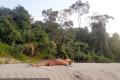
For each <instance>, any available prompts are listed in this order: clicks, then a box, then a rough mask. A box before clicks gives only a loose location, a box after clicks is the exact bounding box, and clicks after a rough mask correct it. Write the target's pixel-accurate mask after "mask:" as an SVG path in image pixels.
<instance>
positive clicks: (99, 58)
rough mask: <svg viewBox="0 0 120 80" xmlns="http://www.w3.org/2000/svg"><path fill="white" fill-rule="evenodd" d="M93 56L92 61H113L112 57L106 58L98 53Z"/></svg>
mask: <svg viewBox="0 0 120 80" xmlns="http://www.w3.org/2000/svg"><path fill="white" fill-rule="evenodd" d="M91 57H92V62H97V63H110V62H112V60H111V59H109V58H106V57H104V56H98V55H96V54H92V55H91Z"/></svg>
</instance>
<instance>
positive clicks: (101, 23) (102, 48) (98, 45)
mask: <svg viewBox="0 0 120 80" xmlns="http://www.w3.org/2000/svg"><path fill="white" fill-rule="evenodd" d="M111 18H113V17H112V16H109V15H93V16H91V17H90V19H91V20H92V22H91V27H92V32H91V35H92V36H91V37H92V42H91V47H92V49H93V51H95V52H96V53H98V54H99V55H105V56H110V53H111V50H110V48H109V45H108V38H107V33H106V28H105V26H106V23H107V22H108V20H109V19H111Z"/></svg>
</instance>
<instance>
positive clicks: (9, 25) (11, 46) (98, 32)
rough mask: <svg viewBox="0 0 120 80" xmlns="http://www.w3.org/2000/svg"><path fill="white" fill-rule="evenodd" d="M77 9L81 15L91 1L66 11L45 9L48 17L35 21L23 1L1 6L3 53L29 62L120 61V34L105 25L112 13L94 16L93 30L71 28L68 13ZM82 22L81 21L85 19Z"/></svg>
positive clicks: (0, 32) (0, 36)
mask: <svg viewBox="0 0 120 80" xmlns="http://www.w3.org/2000/svg"><path fill="white" fill-rule="evenodd" d="M79 9H81V10H82V11H81V12H80V13H78V12H79ZM76 11H77V13H78V14H79V16H78V17H79V18H80V17H81V16H82V15H83V14H86V13H88V12H89V4H88V3H87V2H86V3H83V2H81V1H77V2H76V3H75V4H73V5H72V6H70V8H69V9H64V10H62V11H53V10H52V9H47V10H43V12H42V14H43V17H44V20H45V21H35V22H33V23H32V19H31V16H30V14H29V13H28V11H27V10H26V9H24V7H22V6H20V5H18V6H17V7H16V8H14V9H13V10H11V9H8V8H3V7H2V8H0V57H12V58H15V59H18V60H21V61H23V62H29V63H36V62H37V61H40V60H41V59H55V58H71V59H72V60H74V61H76V62H120V37H119V35H118V34H113V35H112V37H110V36H109V35H108V34H107V32H106V28H105V26H106V23H107V22H108V20H109V19H110V18H112V17H111V16H108V15H94V16H91V17H90V19H91V30H92V31H91V32H89V30H88V28H87V27H85V28H81V27H79V28H71V26H73V22H72V21H70V20H67V21H66V19H68V15H69V16H70V15H71V14H72V13H74V12H76ZM57 21H58V22H57ZM78 22H79V25H80V23H81V21H78ZM0 63H2V62H1V61H0Z"/></svg>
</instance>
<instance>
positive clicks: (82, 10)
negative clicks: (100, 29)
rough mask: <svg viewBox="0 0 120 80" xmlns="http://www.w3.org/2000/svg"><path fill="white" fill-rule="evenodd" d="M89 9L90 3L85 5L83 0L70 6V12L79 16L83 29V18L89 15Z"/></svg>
mask: <svg viewBox="0 0 120 80" xmlns="http://www.w3.org/2000/svg"><path fill="white" fill-rule="evenodd" d="M89 7H90V6H89V3H88V2H85V3H84V2H82V1H81V0H77V1H76V2H75V3H74V4H72V5H71V6H70V10H72V11H73V12H76V13H77V14H78V15H77V18H78V25H79V27H81V16H82V15H84V14H87V13H89Z"/></svg>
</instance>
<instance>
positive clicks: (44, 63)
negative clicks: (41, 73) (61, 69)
mask: <svg viewBox="0 0 120 80" xmlns="http://www.w3.org/2000/svg"><path fill="white" fill-rule="evenodd" d="M30 65H32V66H33V67H39V66H55V65H71V60H70V59H65V60H63V59H54V60H45V61H41V62H40V63H38V64H30Z"/></svg>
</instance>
